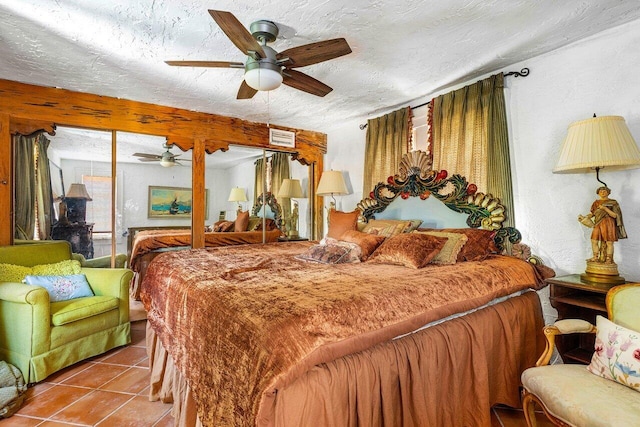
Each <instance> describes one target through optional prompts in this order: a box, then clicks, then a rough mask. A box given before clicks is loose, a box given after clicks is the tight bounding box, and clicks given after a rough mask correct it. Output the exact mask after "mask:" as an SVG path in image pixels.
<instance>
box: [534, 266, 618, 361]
mask: <svg viewBox="0 0 640 427" xmlns="http://www.w3.org/2000/svg"><path fill="white" fill-rule="evenodd" d="M545 282H546V283H548V284H549V292H550V298H549V299H550V300H551V305H552V306H553V307H554V308H555V309H556V310H558V320H562V319H584V320H586V321H587V322H591V323H592V324H594V325H595V323H596V315H598V314H599V315H601V316H604V317H607V307H606V305H605V298H606V296H607V292H608V291H609V289H611V288H612V287H614V286H615V285H611V284H600V283H584V282H582V281H580V275H579V274H571V275H568V276H560V277H552V278H550V279H547V280H545ZM556 344H557V348H558V352H559V353H560V356H562V360H563V361H564V363H583V364H589V363H590V362H591V355H592V354H593V351H594V344H595V335H593V334H572V335H562V336H557V337H556Z"/></svg>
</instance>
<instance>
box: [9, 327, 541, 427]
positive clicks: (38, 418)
mask: <svg viewBox="0 0 640 427" xmlns="http://www.w3.org/2000/svg"><path fill="white" fill-rule="evenodd" d="M145 327H146V321H145V320H138V321H135V322H132V323H131V345H129V346H127V347H121V348H117V349H114V350H112V351H110V352H108V353H105V354H104V355H101V356H98V357H95V358H93V359H90V360H87V361H85V362H80V363H77V364H75V365H73V366H70V367H68V368H66V369H64V370H62V371H60V372H57V373H55V374H53V375H51V376H49V377H48V378H47V379H46V380H45V381H43V382H41V383H38V384H37V385H36V386H34V387H31V388H29V390H28V392H27V400H26V402H25V404H24V405H23V406H22V408H20V411H18V413H17V414H15V415H14V416H12V417H11V418H8V419H6V420H2V421H0V427H12V426H15V427H22V426H29V427H31V426H40V427H64V426H103V427H111V426H117V427H168V426H173V424H174V423H173V417H172V416H171V413H170V412H171V404H165V403H162V402H149V399H148V384H149V369H148V366H147V364H148V358H147V354H146V348H145V341H144V340H145ZM543 418H544V417H542V416H540V417H539V421H538V425H539V426H540V427H549V426H552V424H551V423H549V422H548V421H547V420H546V419H544V420H543ZM491 421H492V427H524V426H526V423H525V421H524V416H523V414H522V411H521V410H517V409H510V408H494V409H493V410H492V413H491ZM452 427H455V426H452Z"/></svg>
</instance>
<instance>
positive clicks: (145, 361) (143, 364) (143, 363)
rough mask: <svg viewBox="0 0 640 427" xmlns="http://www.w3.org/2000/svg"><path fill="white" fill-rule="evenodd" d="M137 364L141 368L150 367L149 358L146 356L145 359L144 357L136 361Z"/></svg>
mask: <svg viewBox="0 0 640 427" xmlns="http://www.w3.org/2000/svg"><path fill="white" fill-rule="evenodd" d="M136 366H139V367H141V368H148V367H149V358H148V357H145V358H144V359H142V360H141V361H139V362H138V363H136Z"/></svg>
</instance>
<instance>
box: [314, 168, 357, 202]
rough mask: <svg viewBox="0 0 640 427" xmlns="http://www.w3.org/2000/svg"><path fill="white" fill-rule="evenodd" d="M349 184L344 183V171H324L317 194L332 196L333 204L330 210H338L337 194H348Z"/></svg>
mask: <svg viewBox="0 0 640 427" xmlns="http://www.w3.org/2000/svg"><path fill="white" fill-rule="evenodd" d="M348 193H349V191H348V190H347V184H345V182H344V177H343V176H342V171H334V170H329V171H324V172H322V176H321V177H320V182H319V183H318V189H317V190H316V194H317V195H318V196H331V202H330V203H329V210H331V209H335V208H336V198H335V197H334V195H335V194H348Z"/></svg>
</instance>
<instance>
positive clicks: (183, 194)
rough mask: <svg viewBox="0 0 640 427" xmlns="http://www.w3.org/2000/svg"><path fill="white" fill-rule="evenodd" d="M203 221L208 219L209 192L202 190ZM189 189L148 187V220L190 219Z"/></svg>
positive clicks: (191, 198) (190, 195)
mask: <svg viewBox="0 0 640 427" xmlns="http://www.w3.org/2000/svg"><path fill="white" fill-rule="evenodd" d="M204 199H205V202H204V206H205V219H209V190H208V189H207V190H204ZM192 205H193V196H192V192H191V188H183V187H163V186H154V185H150V186H149V208H148V212H147V217H149V218H162V219H172V218H191V207H192Z"/></svg>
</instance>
